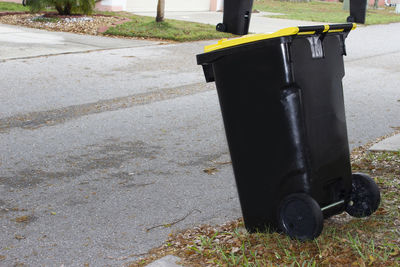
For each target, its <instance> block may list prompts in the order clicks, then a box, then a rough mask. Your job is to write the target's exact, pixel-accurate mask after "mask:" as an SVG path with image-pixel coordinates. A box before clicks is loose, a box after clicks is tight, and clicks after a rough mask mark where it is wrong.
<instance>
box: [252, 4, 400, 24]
mask: <svg viewBox="0 0 400 267" xmlns="http://www.w3.org/2000/svg"><path fill="white" fill-rule="evenodd" d="M254 8H255V9H258V10H260V11H267V12H274V13H282V14H284V15H268V17H273V18H283V19H295V20H306V21H318V22H328V23H329V22H331V23H345V22H346V19H347V17H348V16H349V11H345V10H343V4H342V3H339V2H321V1H312V2H308V3H307V2H286V1H273V0H256V1H255V2H254ZM394 9H395V8H394V7H385V8H384V9H373V8H372V7H370V8H369V9H368V10H367V16H366V19H365V24H366V25H372V24H385V23H391V22H400V14H395V13H394Z"/></svg>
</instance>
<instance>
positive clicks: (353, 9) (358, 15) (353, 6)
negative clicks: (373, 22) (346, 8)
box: [347, 0, 367, 24]
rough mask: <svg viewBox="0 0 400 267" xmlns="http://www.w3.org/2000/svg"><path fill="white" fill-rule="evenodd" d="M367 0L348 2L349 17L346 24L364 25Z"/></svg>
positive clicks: (351, 0)
mask: <svg viewBox="0 0 400 267" xmlns="http://www.w3.org/2000/svg"><path fill="white" fill-rule="evenodd" d="M366 12H367V0H350V16H348V17H347V22H356V23H361V24H364V23H365V15H366Z"/></svg>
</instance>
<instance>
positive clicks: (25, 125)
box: [0, 83, 214, 133]
mask: <svg viewBox="0 0 400 267" xmlns="http://www.w3.org/2000/svg"><path fill="white" fill-rule="evenodd" d="M213 89H214V86H210V85H208V84H206V83H196V84H190V85H184V86H179V87H174V88H167V89H159V90H156V91H153V92H149V93H142V94H135V95H130V96H125V97H118V98H113V99H106V100H101V101H98V102H94V103H87V104H82V105H74V106H68V107H64V108H59V109H54V110H48V111H39V112H30V113H26V114H20V115H15V116H10V117H6V118H2V119H0V133H5V132H8V131H10V130H11V129H14V128H22V129H28V130H34V129H37V128H40V127H45V126H54V125H57V124H61V123H64V122H66V121H68V120H72V119H76V118H79V117H82V116H86V115H91V114H98V113H102V112H108V111H115V110H119V109H125V108H131V107H133V106H139V105H145V104H149V103H152V102H159V101H163V100H168V99H173V98H177V97H182V96H187V95H193V94H197V93H201V92H206V91H210V90H213Z"/></svg>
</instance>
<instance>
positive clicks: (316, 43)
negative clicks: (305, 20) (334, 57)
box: [307, 36, 324, 58]
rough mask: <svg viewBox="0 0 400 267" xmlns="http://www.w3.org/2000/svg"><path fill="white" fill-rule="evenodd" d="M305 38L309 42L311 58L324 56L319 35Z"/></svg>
mask: <svg viewBox="0 0 400 267" xmlns="http://www.w3.org/2000/svg"><path fill="white" fill-rule="evenodd" d="M307 40H308V42H309V43H310V47H311V55H312V58H324V49H323V46H322V39H321V38H320V36H310V37H307Z"/></svg>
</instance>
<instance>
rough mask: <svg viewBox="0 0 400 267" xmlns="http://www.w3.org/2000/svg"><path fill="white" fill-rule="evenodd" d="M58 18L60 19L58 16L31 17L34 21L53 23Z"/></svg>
mask: <svg viewBox="0 0 400 267" xmlns="http://www.w3.org/2000/svg"><path fill="white" fill-rule="evenodd" d="M60 20H61V19H60V18H52V17H50V18H47V17H36V18H33V19H32V21H36V22H49V23H55V22H58V21H60Z"/></svg>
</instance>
